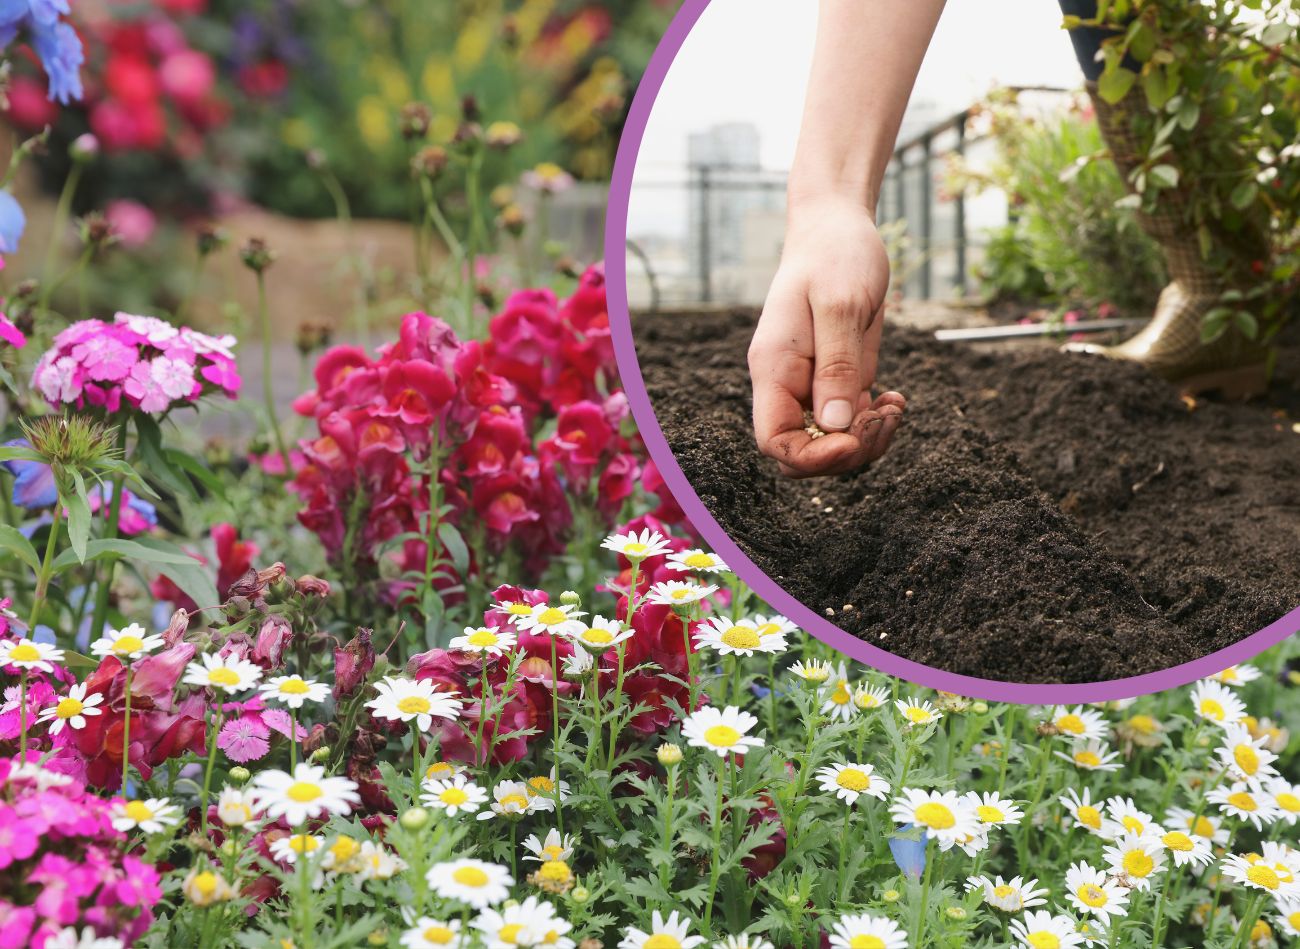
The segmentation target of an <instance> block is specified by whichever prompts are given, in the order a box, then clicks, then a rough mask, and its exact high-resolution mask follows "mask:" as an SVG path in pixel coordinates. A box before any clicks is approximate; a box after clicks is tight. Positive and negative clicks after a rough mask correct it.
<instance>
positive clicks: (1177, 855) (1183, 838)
mask: <svg viewBox="0 0 1300 949" xmlns="http://www.w3.org/2000/svg"><path fill="white" fill-rule="evenodd" d="M1152 833H1153V834H1154V835H1155V836H1156V837H1159V838H1160V842H1161V843H1162V844H1164V845H1165V849H1166V850H1168V851H1169V856H1170V857H1172V858H1173V861H1174V866H1176V867H1185V866H1187V865H1188V864H1191V865H1192V866H1193V867H1204V866H1207V865H1209V864H1210V863H1211V862H1213V860H1214V854H1213V853H1211V852H1210V842H1209V841H1208V840H1206V839H1205V838H1204V837H1194V836H1192V835H1191V834H1189V833H1186V832H1185V831H1181V830H1177V829H1175V830H1165V829H1164V828H1162V827H1156V826H1155V825H1152Z"/></svg>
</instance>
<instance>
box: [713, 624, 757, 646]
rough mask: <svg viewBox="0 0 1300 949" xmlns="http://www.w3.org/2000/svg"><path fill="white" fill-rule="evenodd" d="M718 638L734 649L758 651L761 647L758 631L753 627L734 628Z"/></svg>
mask: <svg viewBox="0 0 1300 949" xmlns="http://www.w3.org/2000/svg"><path fill="white" fill-rule="evenodd" d="M718 638H719V639H721V640H722V641H723V642H724V643H726V644H727V645H728V646H730V647H731V648H732V649H756V648H757V647H758V646H759V645H761V641H760V639H759V635H758V630H756V629H754V628H753V627H751V626H733V627H731V628H730V629H729V630H727V631H726V632H724V633H723V634H722V635H721V636H720V637H718Z"/></svg>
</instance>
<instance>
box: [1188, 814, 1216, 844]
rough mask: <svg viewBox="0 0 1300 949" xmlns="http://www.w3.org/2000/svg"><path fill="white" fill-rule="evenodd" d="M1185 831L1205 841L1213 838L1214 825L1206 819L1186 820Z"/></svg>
mask: <svg viewBox="0 0 1300 949" xmlns="http://www.w3.org/2000/svg"><path fill="white" fill-rule="evenodd" d="M1187 829H1188V830H1190V831H1191V832H1192V833H1193V834H1195V835H1196V836H1197V837H1204V838H1205V839H1206V840H1211V839H1213V837H1214V823H1213V822H1212V821H1211V820H1210V819H1209V818H1208V817H1196V816H1192V817H1189V818H1187Z"/></svg>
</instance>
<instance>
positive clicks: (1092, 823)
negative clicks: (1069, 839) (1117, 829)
mask: <svg viewBox="0 0 1300 949" xmlns="http://www.w3.org/2000/svg"><path fill="white" fill-rule="evenodd" d="M1058 800H1059V801H1060V802H1061V803H1062V804H1064V805H1065V809H1066V810H1067V811H1069V812H1070V816H1071V817H1073V818H1074V822H1075V823H1076V824H1078V825H1079V826H1080V827H1082V828H1083V829H1084V830H1086V831H1087V832H1088V833H1090V834H1095V835H1096V836H1098V837H1106V836H1108V834H1107V833H1106V822H1105V816H1104V815H1103V813H1102V809H1101V807H1100V806H1099V804H1100V802H1096V803H1094V802H1093V800H1092V792H1091V791H1089V790H1088V789H1087V788H1084V789H1083V797H1080V796H1079V792H1078V791H1076V790H1075V789H1074V788H1066V791H1065V793H1064V794H1062V795H1061V796H1060V797H1059V798H1058Z"/></svg>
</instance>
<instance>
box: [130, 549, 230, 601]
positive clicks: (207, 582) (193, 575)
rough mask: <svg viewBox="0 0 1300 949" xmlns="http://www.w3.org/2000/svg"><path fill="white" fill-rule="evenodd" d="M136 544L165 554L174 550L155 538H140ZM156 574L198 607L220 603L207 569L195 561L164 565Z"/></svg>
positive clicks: (219, 597)
mask: <svg viewBox="0 0 1300 949" xmlns="http://www.w3.org/2000/svg"><path fill="white" fill-rule="evenodd" d="M136 543H137V544H140V545H142V546H144V547H149V548H151V549H153V550H155V551H162V552H165V553H172V552H174V551H175V550H176V547H175V545H173V544H169V543H168V542H167V541H165V540H159V539H157V538H156V537H141V538H139V539H138V540H136ZM158 572H159V573H161V574H162V575H163V576H165V577H167V578H168V579H170V580H171V581H172V582H173V583H175V584H176V585H177V586H178V587H180V588H181V591H182V592H183V593H185V595H186V596H188V597H189V598H190V599H191V600H193V601H194V602H195V603H197V604H198V605H199V606H200V607H207V606H216V605H217V604H218V603H220V602H221V596H220V594H218V593H217V585H216V583H215V582H214V581H213V579H212V577H211V576H209V575H208V571H207V569H206V568H205V567H202V566H200V565H199V563H198V561H196V560H190V561H189V562H188V563H183V564H182V563H164V564H162V565H161V566H160V568H159V570H158Z"/></svg>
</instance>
